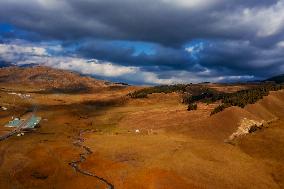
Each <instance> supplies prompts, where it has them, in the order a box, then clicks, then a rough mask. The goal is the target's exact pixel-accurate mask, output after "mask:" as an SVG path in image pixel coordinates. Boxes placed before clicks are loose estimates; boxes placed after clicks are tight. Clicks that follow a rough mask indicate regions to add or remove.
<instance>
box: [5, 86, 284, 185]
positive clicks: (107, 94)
mask: <svg viewBox="0 0 284 189" xmlns="http://www.w3.org/2000/svg"><path fill="white" fill-rule="evenodd" d="M5 87H6V88H7V86H5ZM10 87H11V86H10ZM12 88H13V90H17V87H12ZM134 89H135V87H133V88H127V89H122V90H110V91H102V92H100V93H90V94H39V93H31V95H32V99H30V100H26V99H20V98H14V97H13V96H11V95H8V94H7V92H4V91H1V92H0V96H1V98H0V102H1V103H2V104H3V103H5V104H6V106H7V107H8V111H1V112H0V124H1V126H0V133H4V132H7V129H6V128H4V127H2V125H4V124H5V123H6V122H7V121H9V120H10V119H11V115H20V114H24V113H25V112H26V111H27V109H29V108H30V107H31V105H32V104H37V105H38V110H37V114H38V115H39V116H42V118H43V120H42V122H41V126H40V128H38V129H37V130H36V131H35V132H33V133H26V134H25V135H24V136H22V137H16V136H14V137H11V138H9V139H8V140H5V141H2V142H0V188H8V189H10V188H11V189H12V188H13V189H22V188H32V189H33V188H42V189H45V188H61V189H62V188H68V189H73V188H74V189H77V188H82V189H85V188H86V189H87V188H107V184H106V183H105V182H103V181H102V180H100V179H97V178H95V177H93V176H87V175H84V174H82V173H80V172H76V171H75V170H74V169H73V168H72V167H71V166H70V165H69V163H71V162H72V161H76V160H79V159H80V154H85V155H84V156H85V158H86V159H85V160H84V161H82V163H80V164H79V166H80V168H81V169H82V170H85V171H87V172H89V173H92V174H93V175H96V176H98V177H100V178H103V179H105V180H106V181H107V182H109V183H111V184H112V185H113V186H114V188H118V189H128V188H129V189H130V188H131V189H132V188H137V189H140V188H141V189H176V188H179V189H183V188H184V189H190V188H216V189H220V188H240V189H241V188H242V189H243V188H257V189H259V188H263V189H266V188H267V189H273V188H275V189H277V188H284V158H283V157H284V151H283V149H284V120H283V115H284V91H278V92H272V93H271V94H270V96H268V97H265V98H264V99H263V100H261V101H259V102H258V103H257V104H254V105H249V106H247V107H246V108H244V109H241V108H237V107H232V108H229V109H227V110H225V111H224V112H221V113H218V114H216V115H214V116H210V112H211V110H212V109H214V107H215V106H217V104H212V105H206V104H198V110H197V111H192V112H188V111H186V106H185V105H183V104H181V103H180V96H179V95H178V94H176V93H173V94H153V95H150V96H149V98H147V99H136V100H134V99H128V98H126V97H125V94H127V93H128V92H129V91H131V90H134ZM23 90H24V89H23V88H21V91H22V92H23ZM26 90H27V91H25V92H26V93H28V92H31V89H26ZM13 106H15V108H13ZM244 117H246V118H249V119H254V120H258V121H260V120H266V121H269V120H277V121H274V122H272V123H271V124H270V125H269V127H268V128H265V129H262V130H260V131H257V132H255V133H252V134H250V135H247V136H244V137H242V138H240V139H238V141H236V143H235V144H234V145H231V144H228V143H225V142H224V140H226V139H227V138H228V137H229V136H230V135H231V134H232V133H233V132H235V131H236V129H237V127H238V123H239V121H240V120H241V119H242V118H244ZM80 131H85V132H84V134H83V135H82V137H83V138H84V140H83V141H81V143H82V145H83V146H85V147H88V149H89V150H90V151H91V153H90V154H87V155H86V149H84V148H82V146H81V147H78V146H76V145H74V142H75V141H76V140H78V133H79V132H80Z"/></svg>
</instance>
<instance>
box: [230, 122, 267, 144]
mask: <svg viewBox="0 0 284 189" xmlns="http://www.w3.org/2000/svg"><path fill="white" fill-rule="evenodd" d="M266 125H267V122H266V121H264V120H262V121H256V120H251V119H247V118H243V119H242V120H241V121H240V123H239V127H238V129H237V131H236V132H234V133H233V134H232V135H231V136H230V137H229V139H228V141H233V140H234V139H236V138H239V137H241V136H244V135H247V134H249V133H253V132H255V131H257V130H259V129H262V128H263V127H264V126H266Z"/></svg>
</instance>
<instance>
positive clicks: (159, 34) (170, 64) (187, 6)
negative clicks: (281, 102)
mask: <svg viewBox="0 0 284 189" xmlns="http://www.w3.org/2000/svg"><path fill="white" fill-rule="evenodd" d="M7 63H8V64H9V63H11V64H16V65H28V64H31V65H33V64H39V65H45V66H50V67H55V68H62V69H68V70H75V71H78V72H80V73H83V74H89V75H93V76H94V77H97V78H100V79H106V80H111V81H121V82H128V83H130V84H171V83H186V82H194V83H196V82H202V81H212V82H224V81H230V82H231V81H246V80H258V79H264V78H266V77H269V76H272V75H277V74H281V73H284V0H154V1H153V0H60V1H58V0H0V65H4V64H7Z"/></svg>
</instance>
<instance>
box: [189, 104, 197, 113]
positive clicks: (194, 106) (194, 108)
mask: <svg viewBox="0 0 284 189" xmlns="http://www.w3.org/2000/svg"><path fill="white" fill-rule="evenodd" d="M192 110H197V104H195V103H194V104H189V105H188V108H187V111H192Z"/></svg>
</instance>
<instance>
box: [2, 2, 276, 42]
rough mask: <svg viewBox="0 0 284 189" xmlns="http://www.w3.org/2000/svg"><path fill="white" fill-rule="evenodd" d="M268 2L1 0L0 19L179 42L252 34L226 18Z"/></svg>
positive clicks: (65, 34) (59, 35)
mask: <svg viewBox="0 0 284 189" xmlns="http://www.w3.org/2000/svg"><path fill="white" fill-rule="evenodd" d="M189 2H191V3H189ZM273 3H276V1H275V0H273V1H272V0H267V1H249V2H247V1H244V0H239V1H237V0H235V1H230V2H228V1H224V0H209V1H205V0H200V1H197V0H193V1H186V0H177V1H168V0H157V1H152V0H142V1H141V0H119V1H114V0H92V1H91V0H81V1H77V0H63V1H54V0H50V1H43V0H22V1H16V0H11V1H5V0H2V1H0V20H1V21H2V22H9V23H12V24H14V25H16V26H18V27H20V28H23V29H26V30H30V31H33V32H34V31H35V32H38V33H40V34H42V35H43V36H45V37H52V38H56V39H74V38H85V37H90V36H91V37H96V38H105V39H123V40H135V41H150V42H156V43H161V44H165V45H179V44H183V43H184V42H186V41H190V40H191V39H194V38H243V37H245V36H247V37H250V38H252V37H254V35H255V32H256V31H255V28H254V26H253V25H252V26H251V27H247V28H239V29H237V28H236V27H235V26H238V25H240V26H241V23H239V24H238V23H233V24H232V23H230V21H234V22H239V21H240V20H238V19H237V20H226V19H225V18H226V17H228V16H230V15H231V14H236V16H240V15H238V13H239V12H240V11H242V10H243V9H244V8H261V7H267V6H270V5H273Z"/></svg>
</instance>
